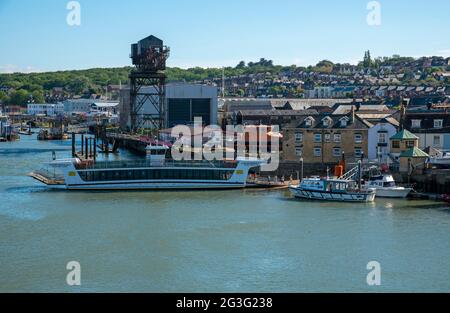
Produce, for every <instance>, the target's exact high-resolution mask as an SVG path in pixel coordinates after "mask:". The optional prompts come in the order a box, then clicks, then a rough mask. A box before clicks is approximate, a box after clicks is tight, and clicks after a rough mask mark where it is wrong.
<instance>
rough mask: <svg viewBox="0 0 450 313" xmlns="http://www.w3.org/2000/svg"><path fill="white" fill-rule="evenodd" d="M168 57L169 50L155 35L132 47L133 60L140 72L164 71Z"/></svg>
mask: <svg viewBox="0 0 450 313" xmlns="http://www.w3.org/2000/svg"><path fill="white" fill-rule="evenodd" d="M168 57H169V48H168V47H166V46H164V43H163V41H162V40H161V39H159V38H157V37H155V36H153V35H152V36H148V37H147V38H144V39H142V40H140V41H139V42H137V43H135V44H132V45H131V59H132V62H133V65H135V66H136V68H137V69H138V70H142V71H150V72H158V71H164V70H165V69H166V61H167V59H168Z"/></svg>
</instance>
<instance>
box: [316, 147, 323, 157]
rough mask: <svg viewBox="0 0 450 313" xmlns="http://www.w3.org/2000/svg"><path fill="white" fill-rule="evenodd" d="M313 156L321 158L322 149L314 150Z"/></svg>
mask: <svg viewBox="0 0 450 313" xmlns="http://www.w3.org/2000/svg"><path fill="white" fill-rule="evenodd" d="M314 156H315V157H320V156H322V148H319V147H316V148H314Z"/></svg>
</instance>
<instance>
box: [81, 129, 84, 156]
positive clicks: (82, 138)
mask: <svg viewBox="0 0 450 313" xmlns="http://www.w3.org/2000/svg"><path fill="white" fill-rule="evenodd" d="M83 154H84V134H81V155H83Z"/></svg>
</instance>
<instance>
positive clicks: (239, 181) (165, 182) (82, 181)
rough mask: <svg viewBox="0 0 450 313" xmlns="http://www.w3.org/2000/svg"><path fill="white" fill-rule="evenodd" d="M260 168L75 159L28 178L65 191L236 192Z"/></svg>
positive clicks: (241, 163) (245, 162) (247, 163)
mask: <svg viewBox="0 0 450 313" xmlns="http://www.w3.org/2000/svg"><path fill="white" fill-rule="evenodd" d="M153 152H154V153H157V151H156V150H154V151H153ZM262 164H263V161H261V160H258V159H242V160H237V161H233V162H227V161H168V160H164V161H162V160H161V159H159V158H157V159H156V160H155V159H151V158H150V159H146V160H142V161H127V160H124V161H106V162H92V161H81V160H80V159H77V158H75V159H61V160H54V161H52V162H49V163H47V164H46V168H45V169H42V170H38V171H34V172H32V173H30V174H29V176H30V177H32V178H34V179H36V180H38V181H40V182H41V183H44V184H46V185H47V186H49V187H51V188H60V189H67V190H142V189H150V190H158V189H233V188H234V189H236V188H244V187H246V185H247V178H248V175H249V171H250V169H252V168H255V167H259V166H261V165H262Z"/></svg>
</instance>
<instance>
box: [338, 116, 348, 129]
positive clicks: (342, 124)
mask: <svg viewBox="0 0 450 313" xmlns="http://www.w3.org/2000/svg"><path fill="white" fill-rule="evenodd" d="M349 120H350V119H349V118H348V117H343V118H341V120H340V122H341V127H347V125H348V122H349Z"/></svg>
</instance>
